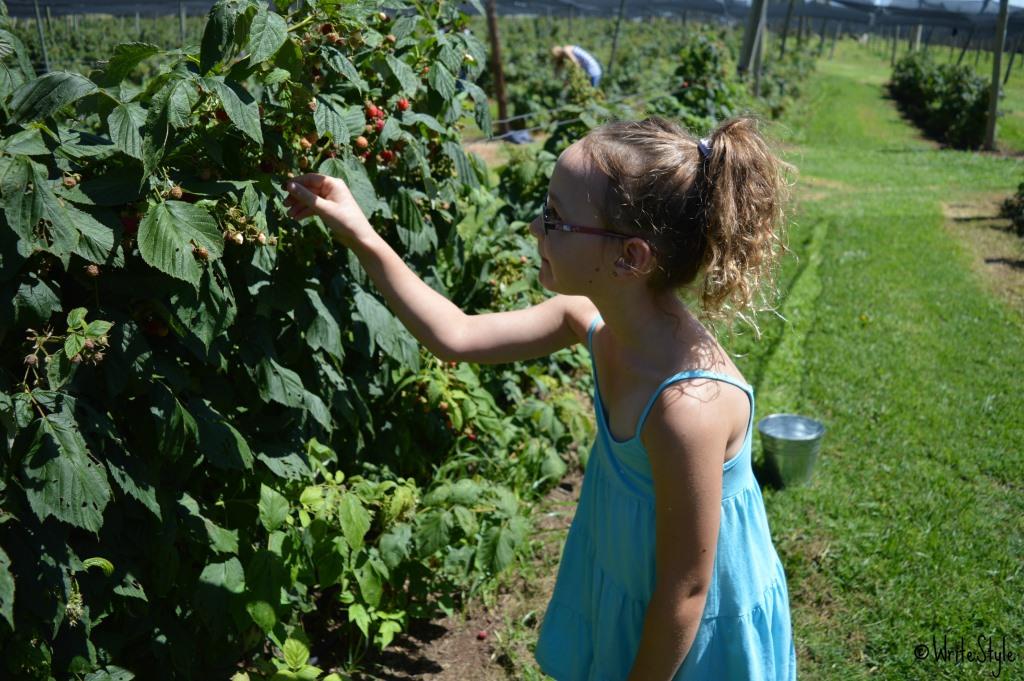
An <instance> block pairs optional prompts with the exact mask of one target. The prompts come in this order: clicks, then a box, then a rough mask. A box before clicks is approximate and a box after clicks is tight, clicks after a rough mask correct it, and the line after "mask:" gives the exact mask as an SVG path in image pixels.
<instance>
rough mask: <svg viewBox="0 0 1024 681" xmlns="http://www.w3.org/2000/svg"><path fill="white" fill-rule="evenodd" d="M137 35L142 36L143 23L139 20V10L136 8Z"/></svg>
mask: <svg viewBox="0 0 1024 681" xmlns="http://www.w3.org/2000/svg"><path fill="white" fill-rule="evenodd" d="M135 36H136V37H141V36H142V24H141V23H140V22H139V10H135Z"/></svg>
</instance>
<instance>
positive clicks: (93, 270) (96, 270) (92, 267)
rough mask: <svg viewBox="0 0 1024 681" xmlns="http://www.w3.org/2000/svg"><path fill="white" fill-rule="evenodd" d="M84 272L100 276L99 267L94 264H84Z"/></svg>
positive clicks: (92, 275) (91, 275)
mask: <svg viewBox="0 0 1024 681" xmlns="http://www.w3.org/2000/svg"><path fill="white" fill-rule="evenodd" d="M85 273H86V274H87V275H89V276H90V277H98V276H100V268H99V267H97V266H96V265H86V266H85Z"/></svg>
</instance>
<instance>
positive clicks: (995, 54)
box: [985, 0, 1010, 151]
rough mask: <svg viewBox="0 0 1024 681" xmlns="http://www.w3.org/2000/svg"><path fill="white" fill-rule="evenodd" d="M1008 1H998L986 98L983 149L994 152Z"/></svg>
mask: <svg viewBox="0 0 1024 681" xmlns="http://www.w3.org/2000/svg"><path fill="white" fill-rule="evenodd" d="M1009 4H1010V3H1009V0H999V21H998V23H997V24H996V44H995V49H994V50H992V88H991V90H990V91H989V98H988V124H987V125H986V126H985V148H986V149H988V150H989V151H995V150H996V114H997V113H998V111H999V85H1000V83H999V76H1001V75H1002V73H1003V65H1002V60H1003V48H1004V47H1005V45H1006V15H1007V13H1008V11H1009Z"/></svg>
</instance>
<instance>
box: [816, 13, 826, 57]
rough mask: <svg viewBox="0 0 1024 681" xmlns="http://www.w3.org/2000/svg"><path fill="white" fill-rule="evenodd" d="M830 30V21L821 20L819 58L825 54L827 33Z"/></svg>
mask: <svg viewBox="0 0 1024 681" xmlns="http://www.w3.org/2000/svg"><path fill="white" fill-rule="evenodd" d="M827 29H828V19H822V20H821V39H820V40H818V56H819V57H820V56H821V55H822V54H823V53H824V52H825V33H826V32H827Z"/></svg>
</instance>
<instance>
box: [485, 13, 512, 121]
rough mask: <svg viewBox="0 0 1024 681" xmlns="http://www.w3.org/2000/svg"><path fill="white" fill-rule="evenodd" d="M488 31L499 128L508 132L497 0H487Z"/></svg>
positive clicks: (506, 99) (506, 100)
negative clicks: (499, 121)
mask: <svg viewBox="0 0 1024 681" xmlns="http://www.w3.org/2000/svg"><path fill="white" fill-rule="evenodd" d="M487 33H488V34H490V38H491V69H492V72H493V73H494V88H495V95H496V96H497V98H498V118H499V119H501V121H502V122H501V123H499V124H498V129H499V130H500V131H501V132H502V133H506V132H508V122H507V121H506V120H505V119H507V118H508V97H507V96H506V94H505V70H504V68H503V67H502V65H501V40H500V38H499V37H498V9H497V0H487Z"/></svg>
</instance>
